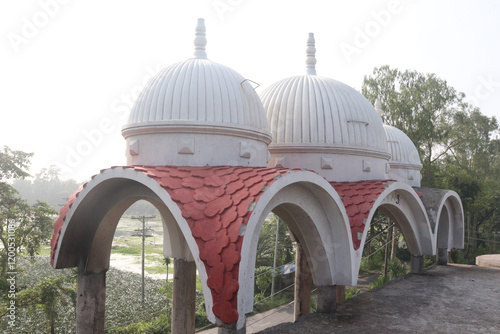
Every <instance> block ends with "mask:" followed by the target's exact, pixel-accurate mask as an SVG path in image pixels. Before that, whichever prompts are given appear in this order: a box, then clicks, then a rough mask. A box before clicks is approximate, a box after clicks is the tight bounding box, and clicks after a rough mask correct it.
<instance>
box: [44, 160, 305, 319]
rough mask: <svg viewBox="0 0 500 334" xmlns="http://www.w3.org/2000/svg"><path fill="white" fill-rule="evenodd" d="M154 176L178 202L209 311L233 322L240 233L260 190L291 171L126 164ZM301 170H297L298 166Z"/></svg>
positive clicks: (55, 239) (55, 238) (65, 210)
mask: <svg viewBox="0 0 500 334" xmlns="http://www.w3.org/2000/svg"><path fill="white" fill-rule="evenodd" d="M123 168H130V169H133V170H135V171H138V172H141V173H144V174H146V175H147V176H149V177H151V178H153V179H155V180H156V181H157V182H158V183H159V184H160V185H161V186H162V187H163V188H164V189H165V190H166V191H167V192H168V193H169V195H170V196H171V198H172V200H173V201H174V202H175V203H176V204H177V205H178V206H179V208H180V209H181V212H182V216H183V217H184V218H185V219H186V221H187V223H188V225H189V227H190V228H191V232H192V234H193V237H194V238H195V241H196V243H197V245H198V248H199V251H200V259H201V260H202V261H203V263H204V264H205V268H206V271H207V275H208V280H207V285H208V287H209V288H210V290H211V292H212V298H213V308H212V310H213V312H214V314H215V315H216V316H217V317H218V318H219V319H220V320H221V321H223V322H225V323H231V322H235V321H237V320H238V311H237V291H238V288H239V286H238V274H239V262H240V256H241V255H240V251H241V245H242V242H243V237H242V236H240V235H239V232H240V228H241V226H242V225H246V224H247V223H248V220H249V218H250V215H251V213H252V210H253V208H254V206H255V204H256V202H257V201H258V200H259V198H260V196H261V195H262V193H263V192H264V191H265V190H266V189H267V188H268V187H269V186H270V185H271V184H272V183H273V182H274V181H275V180H276V179H277V178H279V177H281V176H282V175H284V174H287V173H288V172H290V171H291V170H289V169H284V168H263V167H227V166H221V167H171V166H130V167H128V166H127V167H123ZM297 170H300V169H297ZM81 189H83V187H81V188H80V189H79V190H78V191H77V192H76V193H75V194H73V195H72V197H70V199H69V200H68V202H67V203H66V205H65V206H64V207H63V208H62V209H61V213H60V216H59V219H58V220H57V222H56V223H55V225H54V236H53V238H52V242H51V247H52V253H51V261H52V264H53V261H54V255H55V251H56V248H57V242H58V239H59V233H60V230H61V228H62V225H63V222H64V219H65V217H66V214H67V213H68V211H69V208H70V207H71V205H72V203H73V201H74V200H75V198H76V196H77V195H78V193H79V192H80V191H81Z"/></svg>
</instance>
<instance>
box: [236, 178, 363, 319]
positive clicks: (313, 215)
mask: <svg viewBox="0 0 500 334" xmlns="http://www.w3.org/2000/svg"><path fill="white" fill-rule="evenodd" d="M279 206H281V207H283V208H285V209H286V207H287V206H288V207H291V206H298V207H300V208H301V209H302V212H303V213H305V215H306V216H307V217H302V218H303V219H304V220H308V221H309V222H312V223H313V224H314V227H315V229H316V230H315V231H313V230H314V229H308V231H305V230H302V231H300V226H297V227H299V231H298V234H299V235H297V237H298V238H299V239H301V238H302V239H303V241H304V243H303V247H304V248H305V250H306V254H307V253H309V256H308V259H310V260H309V262H310V265H311V267H312V268H311V270H312V271H315V272H322V273H324V274H325V275H322V276H324V277H319V275H316V277H314V276H315V275H314V273H313V277H314V278H315V279H316V281H315V283H316V284H317V285H318V284H320V285H333V284H339V285H355V282H356V281H357V267H356V265H357V264H356V260H355V257H356V254H355V252H354V248H353V242H352V236H351V228H350V225H349V219H348V217H347V214H346V211H345V208H344V205H343V203H342V200H341V198H340V197H339V195H338V194H337V192H336V191H335V189H334V188H333V187H332V186H331V185H330V184H329V183H328V182H327V181H326V180H325V179H324V178H323V177H321V176H319V175H317V174H315V173H312V172H309V171H295V172H292V173H289V174H285V175H283V176H282V177H280V178H279V179H277V180H276V181H275V182H274V183H273V184H272V185H271V186H270V187H269V188H268V189H267V190H266V191H265V192H264V193H263V194H262V195H261V197H260V199H259V201H258V202H257V204H256V206H255V208H254V210H253V212H252V214H251V216H250V219H249V221H248V224H247V226H246V230H245V234H244V238H243V244H242V249H241V254H242V257H241V262H240V269H239V284H240V289H239V291H238V314H239V318H238V323H237V328H242V327H243V326H244V325H245V314H246V313H249V312H251V311H252V310H253V293H254V274H255V259H256V249H257V243H258V240H259V234H260V230H261V228H262V224H263V222H264V220H265V218H266V216H267V215H268V213H269V212H271V211H272V210H274V209H275V208H277V207H279ZM299 220H300V218H298V220H297V221H296V222H295V223H298V221H299ZM308 233H309V235H306V234H308ZM315 237H319V238H320V239H319V240H316V247H319V248H317V249H320V250H318V251H317V252H316V253H315V250H314V249H313V248H312V247H313V245H311V242H310V240H311V238H315ZM308 240H309V243H308ZM323 250H324V252H323ZM311 260H312V261H311ZM314 261H318V262H319V263H321V264H324V267H322V268H318V267H319V266H318V265H317V266H316V267H314V265H315V263H314ZM311 262H313V263H311Z"/></svg>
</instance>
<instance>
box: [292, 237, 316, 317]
mask: <svg viewBox="0 0 500 334" xmlns="http://www.w3.org/2000/svg"><path fill="white" fill-rule="evenodd" d="M311 289H312V275H311V269H310V268H309V263H308V262H307V258H306V254H305V252H304V248H303V247H302V245H301V244H300V243H299V242H297V255H296V258H295V301H294V321H297V320H299V318H300V317H301V316H303V315H307V314H309V313H311Z"/></svg>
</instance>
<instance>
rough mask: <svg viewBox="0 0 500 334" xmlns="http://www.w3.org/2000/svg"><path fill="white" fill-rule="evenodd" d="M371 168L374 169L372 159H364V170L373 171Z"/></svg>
mask: <svg viewBox="0 0 500 334" xmlns="http://www.w3.org/2000/svg"><path fill="white" fill-rule="evenodd" d="M371 170H372V163H371V161H370V160H364V159H363V172H371Z"/></svg>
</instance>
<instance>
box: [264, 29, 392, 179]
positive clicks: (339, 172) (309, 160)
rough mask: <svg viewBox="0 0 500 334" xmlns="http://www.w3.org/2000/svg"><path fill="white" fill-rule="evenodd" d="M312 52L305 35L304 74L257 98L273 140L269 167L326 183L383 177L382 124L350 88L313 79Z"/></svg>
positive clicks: (386, 154) (385, 155) (311, 41)
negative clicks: (308, 173) (307, 172)
mask: <svg viewBox="0 0 500 334" xmlns="http://www.w3.org/2000/svg"><path fill="white" fill-rule="evenodd" d="M315 52H316V49H315V47H314V36H313V35H312V34H310V35H309V39H308V48H307V59H306V64H307V74H306V75H302V76H295V77H290V78H287V79H284V80H281V81H278V82H277V83H275V84H273V85H271V86H270V87H269V88H267V89H266V90H264V91H263V92H262V94H260V96H261V99H262V103H263V105H264V109H265V110H266V114H267V120H268V123H269V127H270V131H271V134H272V136H273V140H272V142H271V144H270V145H269V151H270V153H271V161H270V163H269V165H270V166H283V167H289V168H292V167H300V168H308V169H313V170H315V171H316V172H318V173H319V174H320V175H322V176H324V177H325V178H326V179H327V180H329V181H355V180H368V179H383V178H385V177H387V172H386V170H387V169H388V168H387V165H386V164H387V161H388V159H389V152H388V151H387V142H386V138H385V133H384V128H383V124H382V119H381V118H380V116H379V115H378V114H377V112H376V111H375V109H374V108H373V106H372V105H371V103H370V102H369V101H368V100H367V99H366V98H365V97H364V96H363V95H362V94H361V93H359V92H358V91H356V90H355V89H353V88H352V87H349V86H348V85H346V84H343V83H341V82H339V81H336V80H333V79H330V78H325V77H321V76H317V75H316V70H315V66H314V65H315V64H316V58H315Z"/></svg>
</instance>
